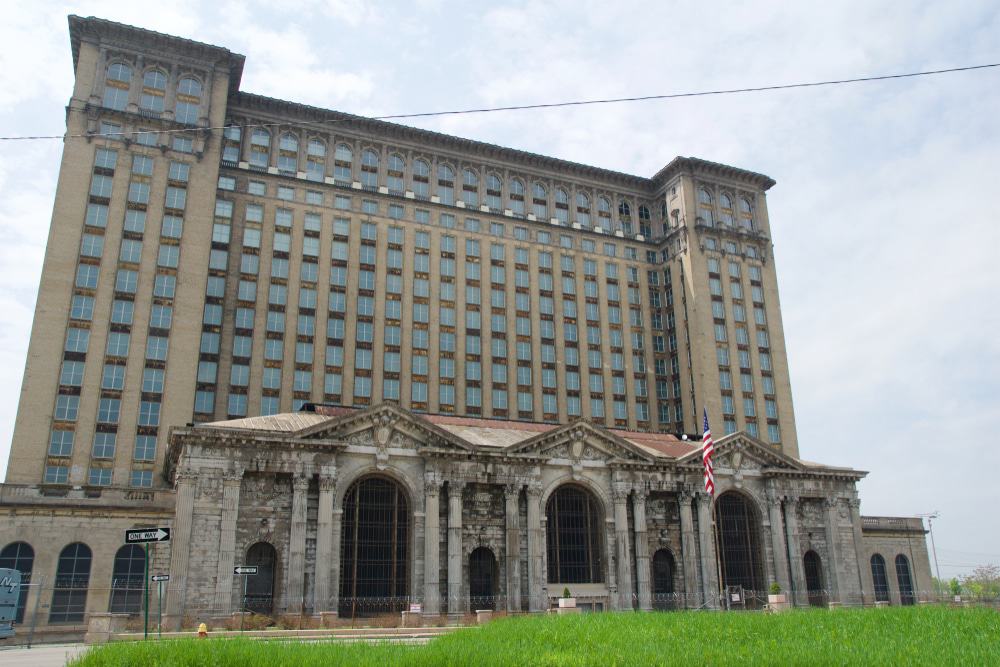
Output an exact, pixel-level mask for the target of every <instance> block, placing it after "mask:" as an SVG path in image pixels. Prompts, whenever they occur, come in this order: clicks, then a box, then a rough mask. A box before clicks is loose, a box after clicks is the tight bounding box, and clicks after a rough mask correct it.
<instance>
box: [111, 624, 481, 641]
mask: <svg viewBox="0 0 1000 667" xmlns="http://www.w3.org/2000/svg"><path fill="white" fill-rule="evenodd" d="M462 627H465V626H446V627H425V628H337V629H328V630H246V631H244V632H240V631H239V630H219V631H213V632H209V633H208V636H209V637H210V638H211V637H215V638H226V637H249V638H253V639H364V638H393V637H410V636H414V635H417V636H421V637H437V636H438V635H443V634H447V633H449V632H452V631H454V630H458V629H459V628H462ZM197 636H198V633H197V632H196V631H194V630H192V631H188V632H164V633H163V635H162V639H191V638H195V637H197ZM153 638H154V635H152V634H151V635H150V639H153ZM141 640H142V633H141V632H128V633H121V634H111V635H110V637H109V639H108V641H141Z"/></svg>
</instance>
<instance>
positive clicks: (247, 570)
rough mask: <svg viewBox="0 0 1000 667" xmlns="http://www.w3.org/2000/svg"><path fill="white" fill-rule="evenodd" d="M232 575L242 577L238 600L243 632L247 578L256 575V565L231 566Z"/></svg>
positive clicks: (241, 630)
mask: <svg viewBox="0 0 1000 667" xmlns="http://www.w3.org/2000/svg"><path fill="white" fill-rule="evenodd" d="M233 575H235V576H237V577H243V599H242V601H241V602H240V632H243V617H244V616H246V607H247V579H248V578H249V577H253V576H256V575H257V566H256V565H237V566H236V567H234V568H233Z"/></svg>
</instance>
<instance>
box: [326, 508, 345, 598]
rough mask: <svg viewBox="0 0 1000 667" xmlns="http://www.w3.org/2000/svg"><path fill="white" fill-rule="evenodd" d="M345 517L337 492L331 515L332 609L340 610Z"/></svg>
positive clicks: (330, 593)
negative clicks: (343, 523) (341, 547)
mask: <svg viewBox="0 0 1000 667" xmlns="http://www.w3.org/2000/svg"><path fill="white" fill-rule="evenodd" d="M343 518H344V508H343V507H341V506H340V504H339V503H338V501H337V496H336V493H334V496H333V513H332V516H331V517H330V555H331V557H332V561H331V563H330V566H331V567H330V588H329V589H328V590H329V595H330V605H329V607H330V611H337V612H339V611H340V562H341V559H340V538H341V536H342V534H343V528H342V527H341V521H342V520H343Z"/></svg>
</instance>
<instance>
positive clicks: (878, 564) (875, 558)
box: [871, 554, 889, 602]
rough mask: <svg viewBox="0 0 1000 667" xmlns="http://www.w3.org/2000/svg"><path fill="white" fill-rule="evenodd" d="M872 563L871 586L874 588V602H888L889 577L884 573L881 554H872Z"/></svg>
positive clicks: (883, 560)
mask: <svg viewBox="0 0 1000 667" xmlns="http://www.w3.org/2000/svg"><path fill="white" fill-rule="evenodd" d="M871 563H872V584H873V585H874V588H875V602H888V601H889V576H888V574H887V573H886V571H885V559H884V558H882V554H873V555H872V558H871Z"/></svg>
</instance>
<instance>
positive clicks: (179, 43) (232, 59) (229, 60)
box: [69, 14, 246, 94]
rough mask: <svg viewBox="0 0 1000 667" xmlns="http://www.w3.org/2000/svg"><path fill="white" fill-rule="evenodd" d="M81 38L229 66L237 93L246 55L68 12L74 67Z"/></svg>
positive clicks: (230, 76)
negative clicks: (170, 53)
mask: <svg viewBox="0 0 1000 667" xmlns="http://www.w3.org/2000/svg"><path fill="white" fill-rule="evenodd" d="M84 38H90V39H93V40H94V41H101V40H106V41H109V42H111V43H115V42H119V43H121V44H123V45H131V46H135V47H139V48H141V49H143V50H147V51H151V52H156V51H168V52H169V51H173V52H176V53H180V54H183V55H185V56H187V57H193V58H197V59H199V60H205V61H207V63H211V64H213V65H224V66H228V68H229V92H230V93H231V94H232V93H236V92H238V91H239V88H240V78H241V77H242V76H243V64H244V62H245V60H246V57H245V56H243V55H241V54H239V53H233V52H232V51H230V50H229V49H227V48H225V47H222V46H215V45H214V44H206V43H204V42H196V41H194V40H193V39H185V38H183V37H175V36H173V35H167V34H164V33H162V32H156V31H155V30H147V29H145V28H137V27H135V26H131V25H127V24H125V23H116V22H115V21H108V20H106V19H101V18H97V17H95V16H88V17H82V16H76V15H75V14H70V16H69V40H70V47H71V48H72V51H73V69H74V70H75V69H76V66H77V63H78V61H79V59H80V42H81V41H83V39H84ZM207 63H206V64H207Z"/></svg>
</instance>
